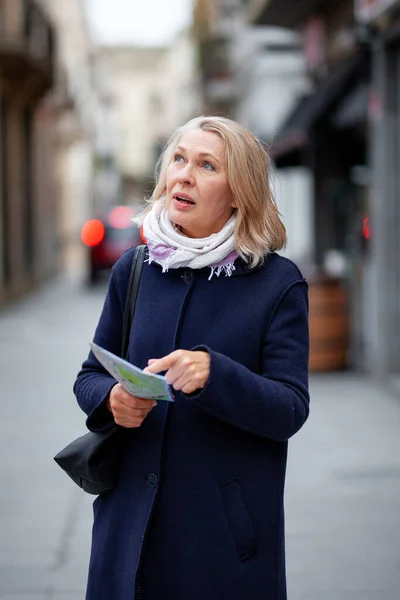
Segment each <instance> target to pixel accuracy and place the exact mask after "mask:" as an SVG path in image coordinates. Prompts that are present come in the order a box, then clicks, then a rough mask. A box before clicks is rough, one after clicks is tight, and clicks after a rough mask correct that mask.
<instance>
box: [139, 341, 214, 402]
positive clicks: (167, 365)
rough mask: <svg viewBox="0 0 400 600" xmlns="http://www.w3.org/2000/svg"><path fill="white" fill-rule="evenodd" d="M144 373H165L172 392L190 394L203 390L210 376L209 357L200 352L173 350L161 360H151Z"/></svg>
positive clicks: (206, 353) (205, 353)
mask: <svg viewBox="0 0 400 600" xmlns="http://www.w3.org/2000/svg"><path fill="white" fill-rule="evenodd" d="M144 371H145V372H146V373H160V372H161V371H166V374H165V377H166V379H167V382H168V383H169V385H172V387H173V388H174V390H180V391H182V392H183V393H184V394H191V393H192V392H194V391H195V390H198V389H201V388H203V387H204V386H205V385H206V383H207V381H208V378H209V376H210V355H209V354H208V352H204V351H202V350H199V351H197V350H196V351H194V352H193V351H191V350H175V352H171V354H168V355H167V356H164V357H163V358H158V359H155V358H152V359H150V360H149V366H148V367H146V368H145V369H144Z"/></svg>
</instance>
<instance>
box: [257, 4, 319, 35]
mask: <svg viewBox="0 0 400 600" xmlns="http://www.w3.org/2000/svg"><path fill="white" fill-rule="evenodd" d="M327 2H328V0H296V2H293V0H266V1H265V2H264V7H263V8H262V9H261V10H260V11H259V13H258V15H257V17H256V18H255V20H254V23H255V24H257V25H273V26H275V27H288V28H294V27H297V26H298V25H299V23H301V22H302V21H304V20H305V19H306V18H307V17H308V16H309V15H310V14H311V13H313V12H315V11H316V10H318V9H320V8H321V7H322V6H323V5H324V4H327Z"/></svg>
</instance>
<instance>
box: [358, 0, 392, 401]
mask: <svg viewBox="0 0 400 600" xmlns="http://www.w3.org/2000/svg"><path fill="white" fill-rule="evenodd" d="M355 14H356V19H357V22H358V24H359V27H360V31H361V32H362V34H363V35H364V37H365V39H366V40H367V41H368V44H369V46H370V48H371V55H372V70H371V87H370V97H369V122H370V165H371V175H370V202H369V228H370V249H369V250H370V251H369V257H368V279H367V282H366V292H367V295H368V297H370V299H371V301H370V304H369V310H368V321H367V326H366V330H367V334H366V335H368V344H367V355H366V359H367V362H368V365H369V368H370V370H371V371H373V372H374V373H376V374H377V375H378V376H381V377H384V376H387V375H388V376H389V377H390V379H391V381H392V382H393V383H394V384H395V385H396V387H397V389H399V390H400V336H399V332H400V201H399V198H400V170H399V164H400V2H399V1H398V0H369V2H366V1H365V0H357V1H356V3H355Z"/></svg>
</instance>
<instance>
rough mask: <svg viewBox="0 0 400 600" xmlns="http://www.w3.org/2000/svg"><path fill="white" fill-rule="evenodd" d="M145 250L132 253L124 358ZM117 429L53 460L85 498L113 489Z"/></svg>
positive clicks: (85, 438)
mask: <svg viewBox="0 0 400 600" xmlns="http://www.w3.org/2000/svg"><path fill="white" fill-rule="evenodd" d="M144 254H145V246H138V247H137V248H136V251H135V253H134V257H133V260H132V266H131V270H130V274H129V282H128V288H127V294H126V300H125V308H124V316H123V325H122V344H121V356H126V352H127V349H128V342H129V332H130V328H131V325H132V320H133V315H134V312H135V306H136V298H137V292H138V288H139V280H140V275H141V272H142V266H143V261H144ZM122 433H123V432H122V431H121V427H119V426H118V425H114V426H113V427H111V428H110V429H107V430H106V431H99V432H92V431H89V433H86V434H85V435H82V436H81V437H78V438H77V439H76V440H74V441H72V442H71V443H70V444H68V446H66V447H65V448H63V449H62V450H61V451H60V452H58V454H56V456H55V457H54V460H55V461H56V463H57V464H58V465H59V466H60V467H61V468H62V469H63V470H64V471H65V472H66V473H67V475H69V476H70V477H71V479H72V480H73V481H74V482H75V483H76V484H77V485H78V486H79V487H80V488H82V489H83V490H84V491H85V492H87V493H88V494H102V493H103V492H106V491H108V490H112V489H113V488H114V487H115V476H116V472H117V460H118V457H119V451H120V448H121V442H122Z"/></svg>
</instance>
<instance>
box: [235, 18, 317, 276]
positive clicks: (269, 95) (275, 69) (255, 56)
mask: <svg viewBox="0 0 400 600" xmlns="http://www.w3.org/2000/svg"><path fill="white" fill-rule="evenodd" d="M241 14H242V18H241V19H240V21H239V22H240V24H238V26H237V30H236V33H235V35H234V36H233V37H232V42H231V46H232V50H231V52H232V59H231V60H232V70H233V80H234V82H235V89H236V95H235V99H234V107H233V112H232V114H233V116H234V118H235V119H237V120H238V121H239V122H240V123H243V125H245V126H246V127H248V128H249V129H250V130H251V131H253V133H254V134H255V135H256V136H257V137H258V138H259V139H260V140H262V141H263V142H264V143H265V144H266V146H267V147H270V146H271V145H272V144H273V142H274V139H275V136H276V132H277V131H278V130H279V128H280V127H281V126H282V124H283V122H284V121H285V119H286V118H287V116H288V114H289V113H290V112H291V111H292V110H293V109H294V107H295V106H296V104H297V102H298V101H299V98H300V97H302V96H304V94H306V93H307V92H308V91H309V89H310V82H309V80H308V77H307V74H306V64H305V60H304V57H303V54H302V52H301V47H300V39H299V36H298V34H297V33H295V32H293V31H289V30H285V29H280V28H276V27H254V26H249V25H248V24H247V23H246V20H245V12H244V11H243V10H242V12H241ZM271 179H272V186H273V189H274V193H275V197H276V200H277V203H278V207H279V210H280V212H281V214H282V219H283V221H284V223H285V227H286V230H287V236H288V243H287V247H286V248H285V251H284V254H285V255H286V256H288V257H290V258H292V259H293V260H295V261H296V262H297V263H299V264H303V265H304V264H308V262H309V260H310V257H311V256H312V254H313V240H314V232H313V207H314V198H313V193H312V185H311V184H312V176H311V172H310V170H309V169H307V168H306V167H304V166H302V165H294V166H290V165H289V166H287V167H286V168H284V169H281V170H279V172H275V173H273V174H272V175H271Z"/></svg>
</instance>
